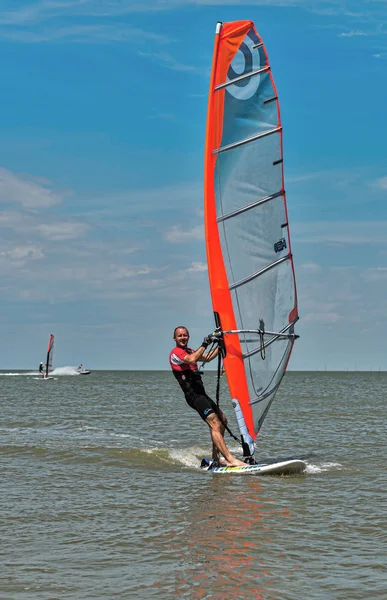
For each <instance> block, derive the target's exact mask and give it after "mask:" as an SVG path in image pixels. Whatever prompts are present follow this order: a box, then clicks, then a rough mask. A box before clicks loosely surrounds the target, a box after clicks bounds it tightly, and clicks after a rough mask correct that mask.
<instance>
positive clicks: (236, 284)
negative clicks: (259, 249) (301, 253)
mask: <svg viewBox="0 0 387 600" xmlns="http://www.w3.org/2000/svg"><path fill="white" fill-rule="evenodd" d="M291 258H292V256H291V254H288V255H287V256H283V257H282V258H279V259H278V260H275V261H274V262H272V263H271V264H270V265H266V267H263V269H260V270H259V271H256V272H255V273H251V275H248V276H247V277H244V279H240V280H239V281H235V282H234V283H232V284H231V285H230V286H229V288H228V289H229V290H234V289H235V288H238V287H240V286H241V285H244V284H246V283H249V282H250V281H252V280H253V279H256V278H257V277H259V276H260V275H263V274H264V273H266V272H267V271H269V270H270V269H273V268H274V267H276V266H277V265H279V264H280V263H282V262H284V260H290V259H291Z"/></svg>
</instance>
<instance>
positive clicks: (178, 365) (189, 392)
mask: <svg viewBox="0 0 387 600" xmlns="http://www.w3.org/2000/svg"><path fill="white" fill-rule="evenodd" d="M193 352H195V350H192V348H179V347H178V346H176V348H174V349H173V350H172V351H171V352H170V354H169V364H170V365H171V369H172V373H173V374H174V376H175V377H176V379H177V381H178V382H179V385H180V387H181V389H182V390H183V392H184V395H185V398H186V400H187V402H188V400H189V398H191V399H192V396H193V395H195V394H204V395H206V392H205V390H204V387H203V382H202V378H201V376H200V373H199V371H198V365H197V363H192V364H189V363H186V362H184V359H185V357H186V356H188V354H192V353H193Z"/></svg>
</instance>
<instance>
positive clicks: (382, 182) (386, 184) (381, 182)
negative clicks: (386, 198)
mask: <svg viewBox="0 0 387 600" xmlns="http://www.w3.org/2000/svg"><path fill="white" fill-rule="evenodd" d="M372 185H373V186H375V187H377V188H380V189H381V190H387V177H380V178H379V179H376V181H374V182H373V183H372Z"/></svg>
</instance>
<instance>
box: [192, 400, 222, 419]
mask: <svg viewBox="0 0 387 600" xmlns="http://www.w3.org/2000/svg"><path fill="white" fill-rule="evenodd" d="M185 399H186V400H187V404H189V406H190V407H191V408H193V409H194V410H196V411H197V412H198V413H199V415H200V416H201V418H202V419H203V421H205V420H206V419H207V417H208V416H209V415H212V414H213V413H215V414H216V413H217V412H218V407H217V406H216V404H215V402H214V401H213V400H211V398H210V397H209V396H205V395H203V394H190V395H189V397H187V396H186V398H185Z"/></svg>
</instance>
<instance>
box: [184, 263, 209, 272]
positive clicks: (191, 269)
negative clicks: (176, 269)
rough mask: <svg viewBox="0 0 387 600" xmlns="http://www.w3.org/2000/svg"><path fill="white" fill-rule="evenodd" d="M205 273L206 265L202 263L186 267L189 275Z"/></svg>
mask: <svg viewBox="0 0 387 600" xmlns="http://www.w3.org/2000/svg"><path fill="white" fill-rule="evenodd" d="M205 271H207V265H206V263H203V262H195V261H194V262H193V263H192V264H191V266H190V267H188V269H187V272H188V273H189V272H191V273H203V272H205Z"/></svg>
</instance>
